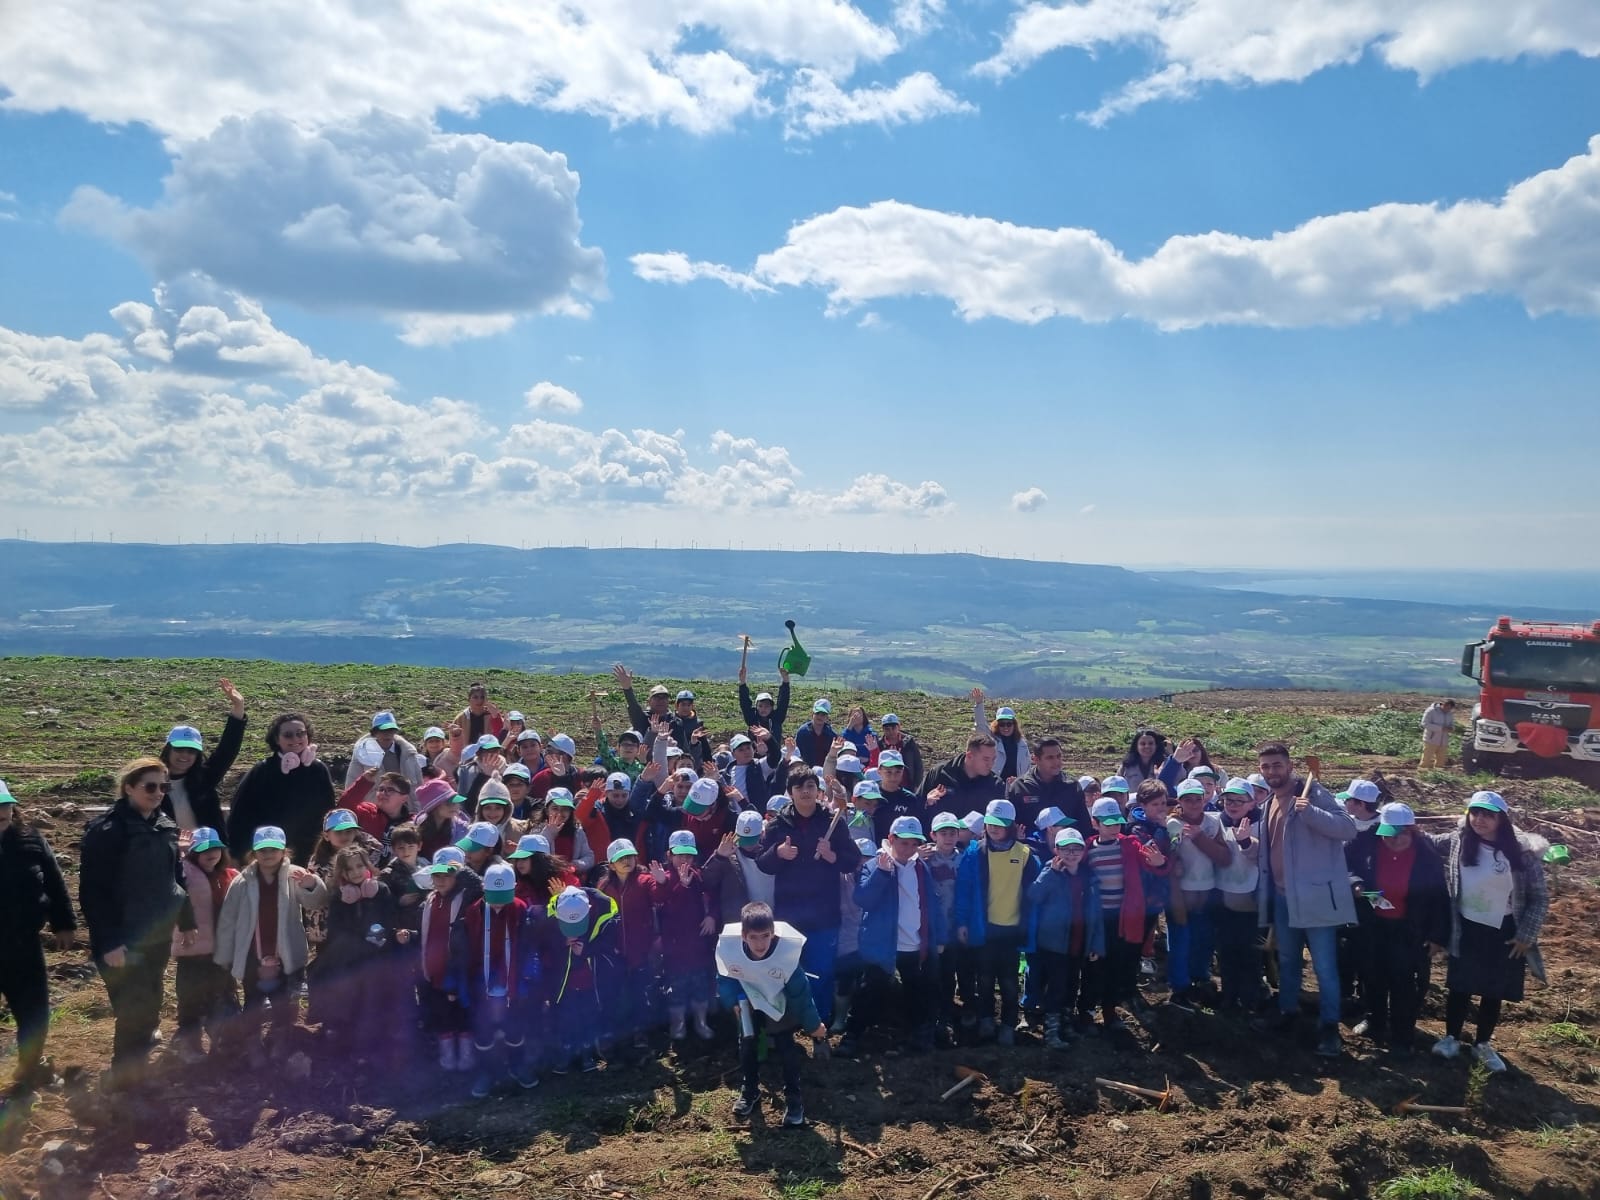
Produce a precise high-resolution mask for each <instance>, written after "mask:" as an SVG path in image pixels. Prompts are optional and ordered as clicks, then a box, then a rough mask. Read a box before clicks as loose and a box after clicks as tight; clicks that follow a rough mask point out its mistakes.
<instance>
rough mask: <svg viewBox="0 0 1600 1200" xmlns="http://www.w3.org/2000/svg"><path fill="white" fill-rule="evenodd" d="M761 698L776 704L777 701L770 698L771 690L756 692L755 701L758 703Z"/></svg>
mask: <svg viewBox="0 0 1600 1200" xmlns="http://www.w3.org/2000/svg"><path fill="white" fill-rule="evenodd" d="M763 700H765V701H766V702H767V703H768V704H776V703H777V701H776V700H774V699H773V698H772V693H771V692H758V693H757V694H756V703H757V704H760V703H761V702H762V701H763Z"/></svg>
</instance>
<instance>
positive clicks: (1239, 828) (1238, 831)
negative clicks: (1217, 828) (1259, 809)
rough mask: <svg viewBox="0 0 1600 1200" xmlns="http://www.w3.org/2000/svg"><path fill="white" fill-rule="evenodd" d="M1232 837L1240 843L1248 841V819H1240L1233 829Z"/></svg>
mask: <svg viewBox="0 0 1600 1200" xmlns="http://www.w3.org/2000/svg"><path fill="white" fill-rule="evenodd" d="M1233 836H1234V837H1235V838H1236V839H1237V840H1238V841H1241V842H1248V841H1249V840H1250V818H1249V817H1240V818H1239V824H1238V825H1236V826H1235V827H1234V830H1233Z"/></svg>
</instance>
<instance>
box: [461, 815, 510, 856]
mask: <svg viewBox="0 0 1600 1200" xmlns="http://www.w3.org/2000/svg"><path fill="white" fill-rule="evenodd" d="M499 844H500V830H499V829H498V828H497V827H496V826H494V825H491V824H489V822H487V821H474V822H473V823H472V824H471V825H470V826H468V828H467V836H466V837H464V838H462V839H461V840H460V841H459V842H457V843H456V849H457V850H460V851H461V852H462V853H463V854H465V853H466V852H467V851H468V850H493V849H494V848H495V847H496V846H498V845H499Z"/></svg>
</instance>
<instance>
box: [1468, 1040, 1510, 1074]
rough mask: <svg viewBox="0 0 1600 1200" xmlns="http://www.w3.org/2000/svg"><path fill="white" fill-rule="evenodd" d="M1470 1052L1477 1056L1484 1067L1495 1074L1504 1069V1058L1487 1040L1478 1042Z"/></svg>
mask: <svg viewBox="0 0 1600 1200" xmlns="http://www.w3.org/2000/svg"><path fill="white" fill-rule="evenodd" d="M1472 1053H1473V1054H1474V1055H1476V1056H1477V1059H1478V1061H1479V1062H1481V1063H1482V1064H1483V1065H1484V1067H1485V1068H1486V1069H1488V1070H1490V1071H1493V1072H1494V1073H1495V1074H1497V1075H1498V1074H1499V1073H1500V1072H1501V1071H1504V1070H1505V1069H1506V1063H1505V1060H1504V1059H1503V1058H1501V1057H1500V1056H1499V1055H1498V1054H1496V1053H1495V1052H1494V1047H1493V1046H1491V1045H1490V1044H1489V1043H1488V1042H1479V1043H1478V1044H1477V1045H1476V1046H1474V1047H1473V1048H1472Z"/></svg>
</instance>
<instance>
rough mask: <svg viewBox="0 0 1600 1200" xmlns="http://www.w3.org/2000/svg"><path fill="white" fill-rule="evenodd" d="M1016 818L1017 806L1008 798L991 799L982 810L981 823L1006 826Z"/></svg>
mask: <svg viewBox="0 0 1600 1200" xmlns="http://www.w3.org/2000/svg"><path fill="white" fill-rule="evenodd" d="M1016 819H1017V806H1016V805H1014V804H1012V803H1011V801H1009V800H991V801H989V805H988V807H987V808H985V809H984V810H983V823H984V824H985V825H999V826H1002V827H1003V826H1006V825H1010V824H1012V823H1014V822H1015V821H1016Z"/></svg>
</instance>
